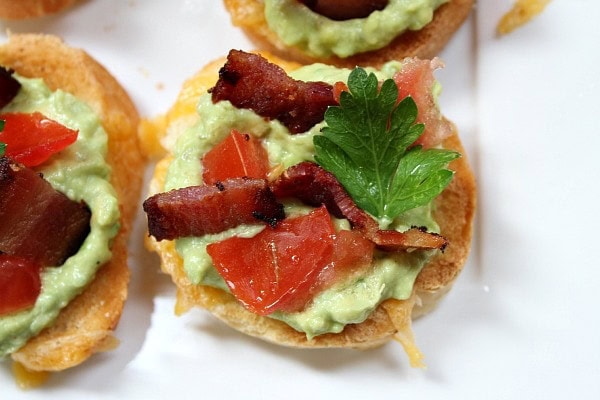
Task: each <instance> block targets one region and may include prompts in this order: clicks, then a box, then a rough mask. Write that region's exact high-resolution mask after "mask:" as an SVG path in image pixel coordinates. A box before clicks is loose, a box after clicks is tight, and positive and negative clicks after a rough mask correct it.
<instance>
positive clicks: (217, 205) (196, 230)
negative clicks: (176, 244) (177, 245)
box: [143, 178, 285, 241]
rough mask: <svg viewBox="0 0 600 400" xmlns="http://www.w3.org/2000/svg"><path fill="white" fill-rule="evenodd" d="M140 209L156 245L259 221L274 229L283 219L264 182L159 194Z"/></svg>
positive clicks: (226, 183) (236, 182)
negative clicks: (146, 219) (157, 241)
mask: <svg viewBox="0 0 600 400" xmlns="http://www.w3.org/2000/svg"><path fill="white" fill-rule="evenodd" d="M143 207H144V211H145V212H146V213H147V214H148V230H149V233H150V235H152V236H154V237H155V238H156V240H159V241H160V240H163V239H167V240H172V239H176V238H179V237H186V236H202V235H205V234H207V233H218V232H222V231H224V230H226V229H229V228H233V227H235V226H237V225H240V224H248V223H253V222H258V221H261V222H265V223H268V224H270V225H275V224H276V223H277V221H279V220H281V219H283V218H284V217H285V215H284V212H283V205H281V204H279V203H277V201H276V200H275V196H274V195H273V193H272V192H271V190H270V189H269V186H268V184H267V181H266V180H264V179H250V178H229V179H225V180H223V181H222V182H217V183H216V184H215V185H214V186H213V185H210V186H209V185H202V186H190V187H186V188H182V189H175V190H171V191H169V192H165V193H158V194H156V195H154V196H152V197H150V198H148V199H146V201H144V204H143Z"/></svg>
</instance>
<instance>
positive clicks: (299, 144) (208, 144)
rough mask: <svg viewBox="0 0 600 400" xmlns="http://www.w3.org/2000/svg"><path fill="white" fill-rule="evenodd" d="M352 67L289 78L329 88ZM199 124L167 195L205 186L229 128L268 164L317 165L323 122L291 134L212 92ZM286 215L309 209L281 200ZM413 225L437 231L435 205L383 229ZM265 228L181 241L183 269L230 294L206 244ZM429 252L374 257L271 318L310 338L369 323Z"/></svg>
mask: <svg viewBox="0 0 600 400" xmlns="http://www.w3.org/2000/svg"><path fill="white" fill-rule="evenodd" d="M401 67H402V64H401V63H399V62H390V63H388V64H386V65H385V66H384V67H383V68H382V70H381V71H375V70H372V69H369V70H368V71H369V72H375V73H376V74H377V75H378V78H380V79H385V78H390V77H392V76H393V74H394V73H395V72H396V71H398V70H399V69H400V68H401ZM349 74H350V70H345V69H337V68H335V67H331V66H326V65H323V64H314V65H311V66H306V67H302V68H300V69H298V70H296V71H294V72H292V73H291V74H290V75H291V76H292V77H294V78H295V79H301V80H305V81H311V80H312V81H314V80H321V81H325V82H329V83H331V84H333V83H335V82H337V81H347V79H348V75H349ZM198 113H199V114H200V119H199V121H198V122H197V123H196V125H194V126H193V127H191V128H189V129H188V130H187V131H185V132H184V133H183V134H182V135H181V136H180V137H179V139H178V141H177V143H176V145H175V148H174V150H173V153H174V161H173V162H172V163H171V164H170V166H169V168H168V171H167V177H166V182H165V188H164V190H165V191H168V190H171V189H177V188H183V187H187V186H191V185H199V184H202V165H201V162H200V160H201V158H202V156H203V154H204V153H206V152H208V151H209V150H210V149H211V148H212V147H213V146H215V145H216V144H217V143H219V142H220V141H222V140H223V139H225V137H226V136H227V135H228V134H229V133H230V131H231V130H232V129H237V130H239V131H240V132H245V133H250V134H252V135H254V136H256V137H259V138H261V139H262V141H263V144H264V145H265V147H266V148H267V151H268V153H269V161H270V163H271V165H282V166H283V167H285V168H287V167H290V166H292V165H295V164H297V163H299V162H302V161H314V158H313V154H314V148H313V137H314V136H315V135H318V134H320V130H321V128H322V127H323V125H324V122H321V123H320V124H318V125H316V126H314V127H313V128H312V129H310V130H309V131H307V132H305V133H301V134H296V135H291V134H290V133H289V132H288V130H287V129H286V128H285V127H284V126H283V125H282V124H281V123H280V122H278V121H276V120H273V121H265V119H264V118H262V117H260V116H258V115H257V114H255V113H254V112H253V111H251V110H246V109H238V108H236V107H234V106H232V104H231V103H230V102H229V101H220V102H218V103H213V102H212V100H211V97H210V95H209V94H205V95H203V96H201V98H200V100H199V103H198ZM284 206H285V212H286V215H288V216H295V215H300V214H306V213H308V212H309V210H310V207H307V206H304V205H302V204H300V203H298V202H286V203H284ZM335 225H336V226H337V228H338V229H342V228H344V229H349V223H348V221H346V220H337V221H335ZM411 226H426V227H428V229H429V230H431V231H437V230H438V229H439V228H438V227H437V225H436V223H435V222H434V220H433V219H432V216H431V207H430V206H425V207H420V208H417V209H414V210H411V211H409V212H406V213H404V214H403V215H402V216H401V217H398V218H396V219H395V220H393V221H392V222H391V224H390V225H387V226H384V227H382V228H387V229H397V230H400V231H404V230H406V229H408V228H410V227H411ZM263 228H264V226H262V225H244V226H239V227H236V228H232V229H230V230H228V231H225V232H222V233H219V234H214V235H205V236H202V237H187V238H182V239H178V240H177V241H176V249H177V251H178V253H179V254H180V255H181V256H182V258H183V260H184V270H185V272H186V274H187V276H188V277H189V279H190V281H191V282H192V283H194V284H200V285H210V286H215V287H219V288H221V289H223V290H228V289H227V286H226V284H225V282H224V281H223V279H222V278H221V277H220V275H219V274H218V273H217V272H216V270H215V268H214V267H213V264H212V261H211V258H210V256H209V255H208V254H207V252H206V246H207V245H208V244H209V243H211V242H215V241H220V240H223V239H225V238H228V237H231V236H233V235H238V236H245V237H251V236H253V235H255V234H257V233H258V232H260V230H261V229H263ZM430 255H431V252H428V251H419V252H410V253H409V252H397V253H386V252H377V251H376V253H375V256H374V265H373V266H372V267H371V268H370V269H369V270H368V271H365V272H364V273H363V274H362V275H360V276H355V277H353V279H352V280H351V281H346V282H343V283H340V284H337V285H336V286H335V287H332V288H329V289H327V290H325V291H323V292H321V293H320V294H318V295H317V296H316V297H315V298H314V300H313V301H312V302H311V303H310V304H309V305H308V306H307V307H306V308H305V309H304V310H302V311H300V312H293V313H284V312H276V313H274V314H272V315H270V317H272V318H277V319H280V320H283V321H285V322H286V323H287V324H289V325H290V326H292V327H293V328H295V329H297V330H299V331H302V332H305V333H306V335H307V337H309V338H311V337H313V336H316V335H320V334H323V333H327V332H340V331H341V330H342V329H343V328H344V326H345V325H346V324H349V323H359V322H362V321H364V320H365V319H366V318H367V317H368V316H369V314H370V313H371V312H372V311H373V310H374V309H375V308H376V307H377V306H378V305H379V304H380V303H381V302H382V301H383V300H385V299H388V298H396V299H406V298H408V297H409V296H410V294H411V292H412V287H413V283H414V280H415V278H416V276H417V274H418V273H419V272H420V270H421V268H422V267H423V266H424V265H425V264H426V263H427V260H428V258H429V257H430Z"/></svg>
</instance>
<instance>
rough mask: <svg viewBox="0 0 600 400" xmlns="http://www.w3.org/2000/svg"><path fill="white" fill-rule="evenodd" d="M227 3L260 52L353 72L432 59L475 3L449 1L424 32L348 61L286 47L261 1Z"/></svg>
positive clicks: (471, 0) (403, 36) (470, 0)
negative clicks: (407, 60)
mask: <svg viewBox="0 0 600 400" xmlns="http://www.w3.org/2000/svg"><path fill="white" fill-rule="evenodd" d="M224 3H225V7H226V8H227V10H228V11H229V13H230V15H231V21H232V23H233V24H234V25H236V26H239V27H240V28H242V29H243V30H244V32H245V33H246V34H247V35H248V37H249V38H250V39H252V40H253V41H254V42H255V43H256V45H257V46H259V47H260V48H262V49H265V50H268V51H270V52H272V53H273V54H275V55H277V56H279V57H282V58H284V59H291V60H295V61H298V62H301V63H304V64H312V63H315V62H324V63H327V64H332V65H337V66H341V67H349V68H353V67H354V66H357V65H359V66H374V67H380V66H381V65H382V64H384V63H385V62H387V61H389V60H401V59H402V58H404V57H419V58H427V59H428V58H433V57H434V56H436V55H437V54H438V53H439V52H440V51H442V49H443V48H444V46H446V43H447V42H448V41H449V40H450V38H451V37H452V34H453V33H454V32H455V31H456V30H458V28H459V27H460V26H461V25H462V24H463V22H464V21H465V19H466V18H467V17H468V16H469V13H470V12H471V9H472V8H473V4H474V3H475V0H450V2H448V3H446V4H444V5H442V6H440V7H439V8H438V9H437V10H436V11H435V13H434V16H433V20H432V21H431V22H430V23H429V24H427V25H426V26H425V27H423V28H422V29H420V30H418V31H407V32H405V33H403V34H401V35H400V36H398V37H396V38H395V39H394V40H393V41H392V42H391V43H390V44H389V45H387V46H386V47H384V48H382V49H379V50H374V51H369V52H365V53H361V54H357V55H354V56H351V57H348V58H339V57H331V58H314V57H310V56H308V55H306V54H304V53H303V52H302V51H301V50H299V49H297V48H293V47H289V46H286V45H285V44H283V42H282V41H281V40H280V39H279V38H278V37H277V35H276V34H275V33H274V32H273V31H271V30H270V29H269V27H268V26H267V21H266V19H265V16H264V3H263V1H262V0H224Z"/></svg>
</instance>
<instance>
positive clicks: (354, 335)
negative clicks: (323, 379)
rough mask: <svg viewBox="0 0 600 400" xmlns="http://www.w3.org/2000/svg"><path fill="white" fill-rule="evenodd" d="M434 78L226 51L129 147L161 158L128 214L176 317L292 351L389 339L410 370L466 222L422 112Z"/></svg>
mask: <svg viewBox="0 0 600 400" xmlns="http://www.w3.org/2000/svg"><path fill="white" fill-rule="evenodd" d="M263 56H264V57H263ZM265 57H266V58H265ZM440 66H441V62H440V61H439V60H433V61H425V60H418V59H416V58H411V59H406V60H404V61H402V62H389V63H387V64H385V65H384V66H383V67H382V68H381V69H380V70H374V69H370V68H369V69H367V70H365V69H362V68H356V69H354V70H349V69H339V68H336V67H333V66H328V65H324V64H315V65H310V66H303V67H300V66H299V65H298V64H295V63H290V62H285V61H283V60H281V59H278V58H277V57H274V56H272V55H270V54H264V53H263V55H258V54H253V53H246V52H243V51H238V50H232V51H231V52H230V53H229V55H228V57H227V59H226V60H217V61H215V62H213V63H211V64H209V65H208V66H207V67H205V68H204V69H203V70H201V71H200V72H199V73H198V74H197V75H196V76H194V77H193V78H191V79H190V80H189V81H188V82H187V83H186V84H185V85H184V88H183V90H182V91H181V94H180V97H179V98H178V101H177V102H176V103H175V105H174V106H173V108H172V109H171V110H170V111H169V112H168V113H167V114H166V115H165V116H163V117H161V118H159V119H158V123H157V124H156V125H155V126H151V125H147V126H146V129H145V131H144V136H143V137H144V138H145V139H144V140H145V141H146V146H147V147H148V148H153V149H155V150H156V149H159V148H161V146H162V147H163V148H164V149H166V150H167V154H166V155H165V156H164V158H163V159H162V160H161V161H159V162H158V164H157V166H156V169H155V173H154V178H153V180H152V182H151V187H150V194H149V197H148V198H147V199H146V201H145V202H144V210H145V211H146V213H147V217H148V228H149V237H148V241H147V242H148V246H149V248H150V249H152V250H154V251H156V252H157V253H158V254H159V256H160V257H161V262H162V263H161V265H162V269H163V270H164V271H165V272H166V273H168V274H170V275H171V277H172V279H173V281H174V283H175V284H176V286H177V289H178V290H177V305H176V313H178V314H180V313H183V312H185V311H187V310H188V309H189V308H191V307H193V306H200V307H203V308H205V309H207V310H209V311H210V312H211V313H213V314H214V315H215V316H216V317H218V318H220V319H222V320H223V321H225V322H226V323H227V324H229V325H230V326H232V327H233V328H235V329H237V330H239V331H241V332H244V333H246V334H248V335H252V336H255V337H258V338H261V339H264V340H266V341H270V342H273V343H276V344H280V345H285V346H293V347H348V348H361V349H365V348H371V347H374V346H378V345H381V344H383V343H385V342H387V341H389V340H390V339H392V338H396V339H398V340H399V341H400V342H401V343H402V344H403V345H404V347H405V349H406V351H407V352H408V354H409V356H410V359H411V363H412V364H413V365H415V366H419V365H422V361H421V355H420V353H419V351H418V349H417V347H416V346H415V343H414V340H413V337H412V332H411V318H412V317H413V316H417V315H420V314H422V313H424V312H427V311H428V310H430V309H431V308H432V307H433V305H434V304H435V303H436V302H437V301H438V300H439V298H441V296H442V295H443V294H444V293H446V292H447V291H448V290H449V289H450V287H451V285H452V283H453V282H454V280H455V278H456V277H457V275H458V274H459V272H460V271H461V269H462V266H463V264H464V262H465V260H466V258H467V254H468V252H469V247H470V241H471V225H472V219H473V214H474V209H475V183H474V179H473V175H472V173H471V171H470V169H469V166H468V164H467V160H466V158H465V156H464V154H463V153H464V152H463V149H462V147H461V144H460V141H459V139H458V136H457V133H456V130H455V127H454V125H453V124H452V123H450V122H449V121H448V120H446V119H445V118H444V117H443V116H442V115H441V113H440V111H439V109H438V106H437V102H436V97H437V93H438V91H439V85H438V83H437V82H436V81H435V79H434V77H433V71H434V70H435V69H436V68H438V67H440ZM288 74H289V75H288ZM196 105H197V106H196ZM196 110H197V112H196ZM156 153H158V151H156Z"/></svg>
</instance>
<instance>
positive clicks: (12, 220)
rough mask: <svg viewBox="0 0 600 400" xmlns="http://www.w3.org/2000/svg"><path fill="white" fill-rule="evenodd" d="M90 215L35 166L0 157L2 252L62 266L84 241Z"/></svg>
mask: <svg viewBox="0 0 600 400" xmlns="http://www.w3.org/2000/svg"><path fill="white" fill-rule="evenodd" d="M90 217H91V213H90V210H89V209H88V208H87V206H86V205H85V204H83V203H77V202H74V201H72V200H70V199H69V198H68V197H67V196H65V195H64V194H62V193H60V192H58V191H56V190H54V188H53V187H52V186H51V185H50V184H49V183H48V182H46V181H45V180H44V179H43V178H42V177H41V176H40V175H39V174H37V173H36V172H35V171H33V170H32V169H30V168H27V167H25V166H23V165H21V164H17V163H14V162H13V161H11V160H10V159H9V158H8V157H2V158H0V251H2V252H4V253H6V254H10V255H13V256H19V257H24V258H30V259H33V260H35V261H37V262H39V263H40V264H42V265H44V266H58V265H61V264H63V263H64V261H65V260H66V259H67V258H68V257H70V256H71V255H73V254H75V253H76V252H77V250H78V249H79V247H80V246H81V244H82V243H83V241H84V240H85V238H86V236H87V235H88V233H89V231H90Z"/></svg>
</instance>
